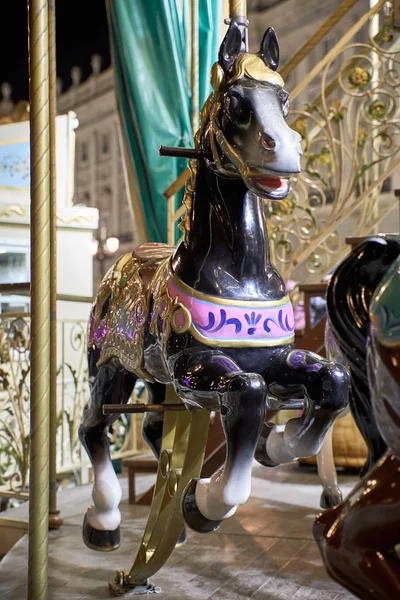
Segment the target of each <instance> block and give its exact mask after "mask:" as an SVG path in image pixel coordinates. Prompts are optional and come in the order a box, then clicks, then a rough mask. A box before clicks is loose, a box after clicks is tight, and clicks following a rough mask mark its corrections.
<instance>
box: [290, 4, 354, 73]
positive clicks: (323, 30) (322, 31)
mask: <svg viewBox="0 0 400 600" xmlns="http://www.w3.org/2000/svg"><path fill="white" fill-rule="evenodd" d="M357 2H358V0H345V1H344V2H342V4H341V5H340V6H339V8H338V9H337V10H335V12H334V13H333V14H332V15H331V16H330V17H329V18H328V19H327V20H326V21H325V23H323V24H322V25H321V27H320V28H319V29H318V31H316V32H315V33H314V35H313V36H311V37H310V39H309V40H307V42H306V43H305V44H304V45H303V46H302V47H301V48H300V50H299V51H298V52H296V54H295V55H294V56H293V57H292V58H291V59H290V60H289V62H287V63H286V65H284V67H282V69H281V70H280V74H281V75H282V77H283V79H285V77H287V76H288V75H289V73H291V72H292V71H293V69H295V68H296V67H297V65H298V64H300V63H301V62H302V60H304V58H305V57H306V56H308V54H310V52H311V51H312V50H313V49H314V48H315V46H317V45H318V44H319V42H320V41H321V40H322V39H323V38H324V37H325V36H326V34H327V33H328V32H329V31H330V30H331V29H332V28H333V27H334V26H335V25H336V24H337V23H338V22H339V21H340V20H341V19H342V18H343V17H344V15H346V14H347V13H348V12H349V10H350V9H351V8H353V6H354V5H355V4H356V3H357Z"/></svg>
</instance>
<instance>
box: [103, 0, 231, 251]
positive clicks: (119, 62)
mask: <svg viewBox="0 0 400 600" xmlns="http://www.w3.org/2000/svg"><path fill="white" fill-rule="evenodd" d="M106 2H107V8H108V20H109V33H110V46H111V55H112V63H113V67H114V74H115V86H116V98H117V105H118V110H119V115H120V122H121V126H122V135H123V136H124V141H125V144H126V149H127V154H128V155H129V163H130V164H128V165H126V166H127V168H131V169H132V170H133V172H134V174H135V176H136V180H137V183H138V187H139V192H140V196H141V208H142V211H143V214H144V220H145V225H146V229H147V237H148V239H149V240H151V241H164V242H165V241H166V240H167V201H166V199H165V198H164V196H163V192H164V191H165V190H166V188H167V187H168V186H169V185H170V184H171V183H172V182H173V181H174V180H175V179H176V178H177V176H178V175H179V174H180V173H181V172H182V171H183V170H184V168H185V167H186V160H183V159H175V158H168V157H160V156H159V155H158V148H159V146H160V145H164V146H181V147H188V146H191V145H192V131H191V119H190V106H191V90H190V83H189V81H190V74H189V72H188V66H187V63H188V61H187V55H188V44H189V40H190V30H189V0H106ZM221 7H222V0H199V63H200V72H199V106H200V107H201V106H202V104H203V103H204V101H205V99H206V98H207V96H208V94H209V93H210V86H209V73H210V68H211V65H212V64H213V62H214V61H215V60H216V59H217V52H218V45H219V41H220V32H221V18H222V10H221Z"/></svg>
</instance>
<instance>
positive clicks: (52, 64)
mask: <svg viewBox="0 0 400 600" xmlns="http://www.w3.org/2000/svg"><path fill="white" fill-rule="evenodd" d="M55 13H56V7H55V0H49V119H50V129H49V131H50V203H51V207H50V348H51V352H50V442H49V443H50V454H49V458H50V478H49V486H50V488H49V527H50V529H58V528H59V527H61V525H62V523H63V520H62V518H61V517H60V516H59V515H60V511H59V510H58V509H57V217H56V211H57V196H56V194H57V189H56V182H57V179H56V114H57V108H56V14H55Z"/></svg>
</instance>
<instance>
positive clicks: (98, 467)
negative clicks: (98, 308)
mask: <svg viewBox="0 0 400 600" xmlns="http://www.w3.org/2000/svg"><path fill="white" fill-rule="evenodd" d="M90 364H91V361H90V358H89V365H90ZM136 379H137V378H136V377H135V376H134V375H132V374H131V373H129V372H127V371H126V370H125V369H123V368H122V367H121V365H120V364H119V363H117V362H116V361H110V362H109V363H107V364H106V365H103V366H101V367H100V368H99V369H98V370H97V369H95V373H94V374H92V376H91V377H90V382H91V399H90V402H89V403H88V404H87V405H86V406H85V408H84V412H83V419H82V424H81V426H80V428H79V438H80V440H81V442H82V444H83V446H84V448H85V450H86V452H87V454H88V456H89V459H90V462H91V464H92V466H93V471H94V485H93V492H92V497H93V506H89V508H88V510H87V513H86V515H85V519H84V523H83V540H84V542H85V544H86V545H87V546H88V547H89V548H91V549H93V550H100V551H103V552H107V551H110V550H115V549H116V548H118V547H119V544H120V527H119V526H120V522H121V513H120V511H119V508H118V506H119V503H120V500H121V495H122V492H121V486H120V483H119V481H118V478H117V476H116V474H115V471H114V468H113V466H112V462H111V457H110V448H109V441H108V438H107V433H106V428H107V427H109V426H110V425H112V423H113V422H114V421H115V420H116V419H117V416H116V415H103V412H102V409H103V404H117V403H125V402H127V401H128V400H129V397H130V395H131V393H132V390H133V387H134V385H135V382H136Z"/></svg>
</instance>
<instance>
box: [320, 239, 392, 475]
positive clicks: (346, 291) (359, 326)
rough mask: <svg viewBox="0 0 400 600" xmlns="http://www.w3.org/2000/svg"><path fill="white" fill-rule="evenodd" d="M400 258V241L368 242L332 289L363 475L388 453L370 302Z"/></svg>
mask: <svg viewBox="0 0 400 600" xmlns="http://www.w3.org/2000/svg"><path fill="white" fill-rule="evenodd" d="M399 254H400V241H399V240H396V239H389V238H388V239H385V238H379V237H375V238H373V237H372V238H368V239H367V240H364V241H363V242H362V243H361V244H360V245H359V246H357V248H355V249H354V250H352V251H351V252H350V254H349V255H348V256H347V258H345V260H344V261H343V262H342V263H341V264H340V265H339V267H338V268H337V269H336V270H335V272H334V274H333V276H332V278H331V280H330V282H329V285H328V291H327V316H328V320H329V326H330V327H331V330H332V332H333V334H334V336H335V338H336V341H337V343H338V346H339V350H340V352H341V353H342V354H343V355H344V358H345V359H346V361H347V364H348V366H349V369H350V375H351V377H350V393H349V401H350V408H351V412H352V414H353V417H354V420H355V422H356V425H357V427H358V428H359V430H360V432H361V434H362V436H363V438H364V440H365V442H366V444H367V447H368V457H367V461H366V463H365V465H364V467H363V470H362V475H364V474H365V473H367V472H368V471H369V470H370V469H371V468H372V467H373V465H374V464H375V463H376V462H377V461H378V460H379V459H380V458H381V456H382V455H383V454H384V452H385V451H386V444H385V442H384V440H383V438H382V436H381V435H380V433H379V431H378V428H377V425H376V422H375V418H374V413H373V407H372V402H371V395H370V391H369V384H368V376H367V363H366V360H367V355H366V343H367V338H368V335H369V324H370V318H369V304H370V301H371V299H372V295H373V293H374V291H375V290H376V288H377V286H378V284H379V282H380V280H381V279H382V277H383V276H384V275H385V273H386V272H387V270H388V269H389V267H390V266H391V264H392V263H393V262H394V260H396V258H397V257H398V255H399Z"/></svg>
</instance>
